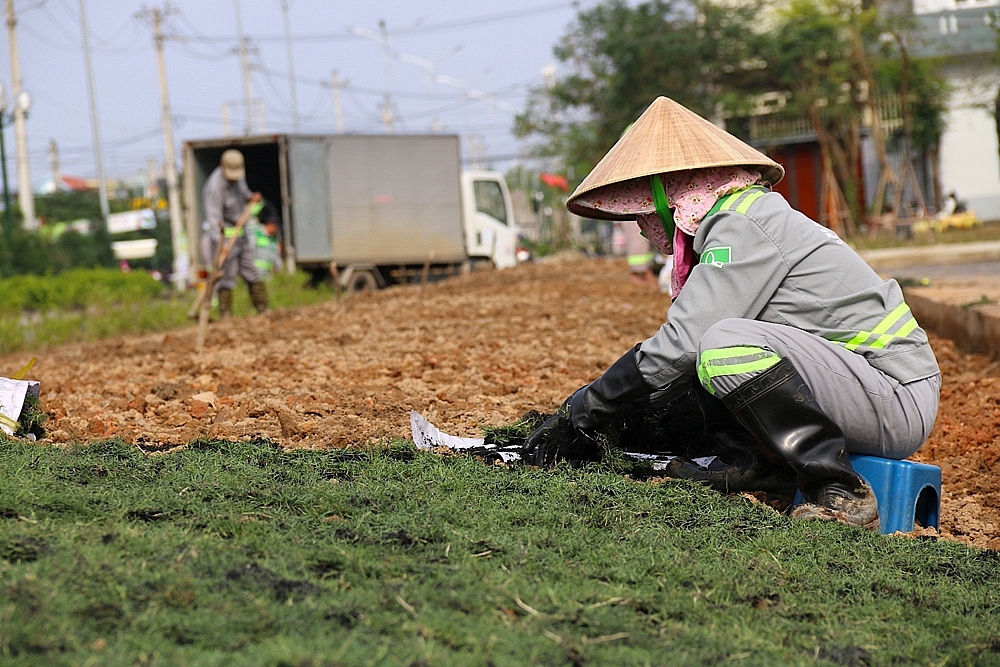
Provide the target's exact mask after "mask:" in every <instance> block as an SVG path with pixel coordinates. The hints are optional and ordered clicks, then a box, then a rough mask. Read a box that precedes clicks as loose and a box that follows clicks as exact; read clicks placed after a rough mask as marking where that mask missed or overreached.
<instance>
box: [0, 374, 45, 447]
mask: <svg viewBox="0 0 1000 667" xmlns="http://www.w3.org/2000/svg"><path fill="white" fill-rule="evenodd" d="M39 389H40V386H39V384H38V383H37V382H34V381H31V380H11V379H10V378H0V415H2V416H0V429H3V431H4V433H6V434H7V435H14V431H15V430H16V429H17V420H18V418H19V417H20V416H21V408H23V407H24V399H25V397H27V396H33V397H35V398H38V392H39ZM11 424H13V426H11Z"/></svg>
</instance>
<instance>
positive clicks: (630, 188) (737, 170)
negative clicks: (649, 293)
mask: <svg viewBox="0 0 1000 667" xmlns="http://www.w3.org/2000/svg"><path fill="white" fill-rule="evenodd" d="M661 178H662V179H663V188H664V191H665V192H666V195H667V202H668V204H669V205H670V208H671V209H673V213H674V225H675V229H674V235H673V238H672V239H671V238H667V232H666V231H665V230H664V229H663V225H662V224H661V223H660V217H659V215H657V213H656V207H655V206H654V204H653V193H652V190H651V189H650V187H649V179H648V178H636V179H632V180H630V181H626V182H624V183H618V184H615V185H609V186H607V187H604V188H601V189H600V190H598V191H597V192H596V193H588V194H587V195H584V197H583V198H584V199H586V200H587V201H588V202H589V204H590V205H591V206H592V207H593V208H597V209H600V210H602V211H607V212H608V213H616V214H626V215H635V217H636V221H637V222H638V223H639V229H641V230H642V233H643V235H644V236H645V237H646V238H647V239H649V242H650V243H651V244H653V247H654V248H656V249H657V250H659V251H660V252H661V253H663V254H664V255H673V256H674V269H673V272H672V274H671V276H670V285H671V288H672V290H673V292H672V293H673V295H674V297H675V298H676V296H677V294H678V293H679V292H680V291H681V288H682V287H684V283H685V282H687V278H688V276H689V275H690V274H691V270H692V269H693V268H694V267H695V264H697V257H695V253H694V237H695V234H697V233H698V227H699V225H701V221H702V219H703V218H704V217H705V216H706V215H707V214H708V211H709V210H710V209H711V208H712V207H713V206H714V205H715V202H716V201H718V200H719V199H720V198H722V197H723V196H724V195H726V194H729V193H730V192H733V191H735V190H741V189H743V188H746V187H749V186H751V185H754V184H755V183H759V182H760V179H761V176H760V172H758V171H750V170H748V169H744V168H742V167H711V168H709V169H690V170H687V171H677V172H670V173H667V174H663V176H662V177H661Z"/></svg>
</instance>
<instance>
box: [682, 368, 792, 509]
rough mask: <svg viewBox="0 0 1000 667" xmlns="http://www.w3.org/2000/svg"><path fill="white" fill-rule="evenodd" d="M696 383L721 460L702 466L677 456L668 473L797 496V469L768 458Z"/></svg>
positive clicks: (720, 486)
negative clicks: (708, 465) (794, 469)
mask: <svg viewBox="0 0 1000 667" xmlns="http://www.w3.org/2000/svg"><path fill="white" fill-rule="evenodd" d="M694 385H695V388H694V391H695V396H697V398H698V406H699V407H700V408H701V412H702V415H704V417H705V428H706V429H707V431H708V436H709V438H710V439H711V440H712V441H713V442H714V443H715V444H716V446H717V447H718V448H719V454H718V459H717V461H713V463H712V465H711V466H710V467H709V468H702V467H701V466H699V465H698V464H696V463H694V462H693V461H689V460H687V459H684V458H676V459H673V460H672V461H671V462H670V463H669V464H668V465H667V470H666V472H667V474H668V475H669V476H670V477H675V478H679V479H690V480H693V481H696V482H701V483H703V484H707V485H708V486H710V487H712V488H713V489H715V490H717V491H721V492H722V493H734V492H739V491H769V492H774V493H782V494H787V495H793V494H794V493H795V488H796V477H795V472H794V471H793V470H792V469H791V468H790V467H789V466H788V465H787V464H785V463H784V462H781V463H772V462H771V461H768V460H767V458H766V457H765V456H764V452H763V451H761V448H760V445H758V444H757V442H756V441H755V440H754V439H753V436H752V435H750V432H749V431H747V429H746V427H745V426H743V424H741V423H740V422H739V420H738V419H736V417H734V416H733V413H731V412H730V411H729V408H727V407H726V406H725V404H724V403H723V402H722V401H721V400H720V399H718V398H716V397H715V396H713V395H712V394H710V393H708V391H706V390H705V388H704V387H702V386H701V384H700V383H699V382H698V381H697V380H695V381H694Z"/></svg>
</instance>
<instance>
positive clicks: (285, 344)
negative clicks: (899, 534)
mask: <svg viewBox="0 0 1000 667" xmlns="http://www.w3.org/2000/svg"><path fill="white" fill-rule="evenodd" d="M668 305H669V302H668V300H667V298H666V296H664V295H661V294H659V293H658V292H657V291H656V290H655V289H651V288H649V287H641V286H637V285H634V284H631V283H630V282H629V280H628V275H627V270H626V267H625V264H624V262H622V261H605V260H587V259H582V258H579V257H577V256H569V257H557V258H553V259H552V260H550V261H546V262H541V263H537V264H530V265H524V266H520V267H517V268H516V269H511V270H507V271H491V272H481V273H474V274H471V275H468V276H462V277H458V278H453V279H450V280H448V281H445V282H440V283H435V284H431V285H427V286H426V287H425V288H421V287H420V286H407V287H398V288H392V289H388V290H385V291H382V292H378V293H375V294H370V295H360V296H354V297H351V298H349V299H346V300H345V301H343V302H341V303H340V304H337V303H328V304H323V305H319V306H313V307H309V308H300V309H295V310H284V311H278V312H273V313H271V314H268V315H264V316H258V317H254V318H245V319H236V320H230V321H227V322H222V323H217V324H212V325H211V326H210V328H209V333H208V339H207V344H206V346H205V350H204V351H203V352H200V353H197V352H195V351H194V340H195V329H194V327H191V328H188V329H184V330H179V331H175V332H171V333H167V334H162V333H160V334H149V335H142V336H130V337H126V338H120V339H114V340H108V341H104V342H98V343H91V344H85V345H84V344H81V345H68V346H63V347H58V348H53V349H48V350H44V351H41V352H39V353H36V356H37V357H38V359H39V361H38V365H37V366H36V367H35V369H34V371H33V372H32V374H31V375H32V378H33V379H36V380H39V381H40V382H41V385H42V408H43V409H44V410H45V411H46V412H47V413H48V414H49V416H50V418H49V422H48V424H47V425H46V426H47V428H48V430H49V434H50V439H51V441H54V442H57V443H62V442H70V441H89V440H93V439H99V438H106V437H121V438H123V439H125V440H127V441H130V442H134V443H136V444H138V445H139V446H140V447H142V448H143V449H145V450H147V451H149V450H164V449H169V448H171V447H173V446H177V445H181V444H184V443H187V442H188V441H190V440H191V439H193V438H197V437H213V438H232V439H238V438H247V437H266V438H270V439H271V440H273V441H275V442H278V443H281V444H282V445H285V446H288V447H310V448H325V447H348V446H357V445H364V444H366V443H370V442H372V441H376V440H379V439H382V438H408V437H409V435H410V432H409V411H410V410H417V411H419V412H421V413H422V414H424V415H425V416H426V417H427V418H428V419H430V420H431V421H432V422H433V423H434V424H436V425H437V426H438V427H439V428H441V429H442V430H444V431H446V432H448V433H451V434H453V435H461V436H480V435H481V432H480V430H479V427H480V426H482V425H502V424H509V423H511V422H513V421H515V420H516V419H517V418H518V417H520V416H521V415H522V414H524V413H525V412H527V411H528V410H532V409H537V410H540V411H543V412H546V411H552V410H553V409H555V407H556V406H557V405H558V404H559V403H560V402H561V401H562V400H563V399H564V398H565V397H566V396H567V395H568V394H569V393H570V392H572V391H573V390H574V389H576V388H577V387H579V386H580V385H582V384H584V383H586V382H589V381H590V380H592V379H594V378H595V377H597V376H598V375H599V374H600V373H601V372H603V371H604V369H606V368H607V367H608V366H609V365H610V364H611V363H612V362H613V361H614V360H615V359H617V358H618V357H619V356H620V355H621V354H622V353H623V352H624V351H625V350H627V349H629V348H630V347H631V346H632V345H634V344H635V343H636V342H638V341H640V340H642V339H644V338H646V337H647V336H649V335H651V334H652V333H653V332H655V331H656V329H657V327H659V326H660V324H661V323H662V319H663V317H664V314H665V312H666V309H667V306H668ZM932 343H933V345H934V349H935V352H936V354H937V356H938V360H939V361H940V363H941V369H942V371H943V373H944V387H943V390H942V395H941V399H942V402H941V410H940V413H939V417H938V420H937V424H936V426H935V428H934V432H933V434H932V436H931V438H930V440H929V441H928V443H927V444H926V445H925V446H924V447H923V448H922V449H921V450H920V452H918V453H917V455H916V456H915V457H914V458H916V459H917V460H920V461H924V462H930V463H935V464H937V465H939V466H941V468H942V471H943V475H944V491H943V493H942V496H943V498H942V518H941V535H942V536H943V537H946V538H949V539H955V540H959V541H961V542H964V543H966V544H970V545H974V546H978V547H989V548H993V549H997V548H1000V477H998V476H996V475H995V474H993V471H994V470H995V467H996V465H997V462H998V460H1000V363H990V362H989V360H988V359H986V358H984V357H979V356H974V355H967V354H963V353H962V352H960V351H959V350H956V349H955V345H954V344H953V343H952V342H951V341H949V340H945V339H940V338H932ZM27 356H28V355H25V354H20V355H16V356H9V357H5V358H0V371H2V372H3V374H6V375H9V374H11V373H14V372H15V371H16V370H17V369H18V368H20V367H21V366H22V365H23V364H24V363H25V362H26V361H27ZM930 532H931V533H933V531H930Z"/></svg>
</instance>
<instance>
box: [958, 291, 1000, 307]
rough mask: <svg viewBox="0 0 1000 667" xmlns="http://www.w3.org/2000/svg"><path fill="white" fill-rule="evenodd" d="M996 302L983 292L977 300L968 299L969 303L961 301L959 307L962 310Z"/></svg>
mask: <svg viewBox="0 0 1000 667" xmlns="http://www.w3.org/2000/svg"><path fill="white" fill-rule="evenodd" d="M994 303H996V300H995V299H991V298H989V297H988V296H986V295H985V294H984V295H982V296H981V297H979V300H978V301H970V302H969V303H963V304H962V305H961V306H960V307H961V309H962V310H969V309H970V308H975V307H976V306H989V305H991V304H994Z"/></svg>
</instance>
